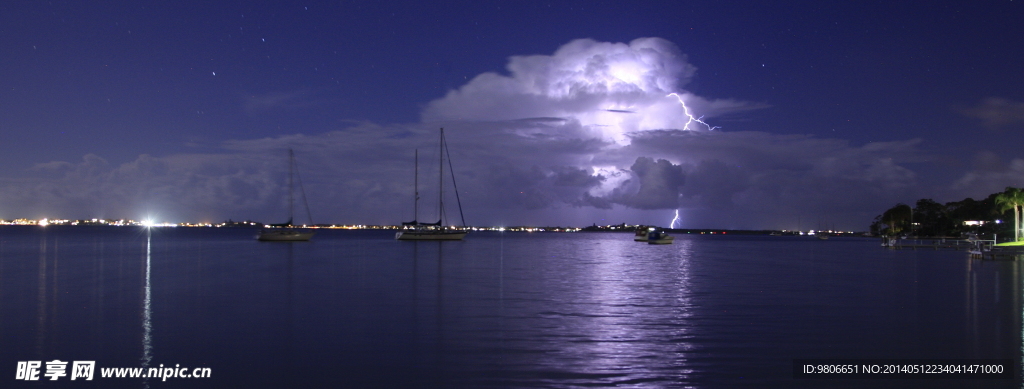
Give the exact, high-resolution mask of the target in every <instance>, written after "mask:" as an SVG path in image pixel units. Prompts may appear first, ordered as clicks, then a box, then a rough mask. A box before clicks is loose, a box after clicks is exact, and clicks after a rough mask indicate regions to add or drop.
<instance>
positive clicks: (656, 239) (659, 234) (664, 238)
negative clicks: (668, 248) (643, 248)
mask: <svg viewBox="0 0 1024 389" xmlns="http://www.w3.org/2000/svg"><path fill="white" fill-rule="evenodd" d="M674 239H675V237H673V236H671V235H669V234H667V233H665V231H662V230H654V231H650V232H648V233H647V244H672V240H674Z"/></svg>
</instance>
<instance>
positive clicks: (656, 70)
mask: <svg viewBox="0 0 1024 389" xmlns="http://www.w3.org/2000/svg"><path fill="white" fill-rule="evenodd" d="M507 68H508V72H509V74H508V75H507V76H505V75H499V74H495V73H484V74H481V75H479V76H477V77H476V78H474V79H473V80H472V81H470V82H469V83H468V84H466V85H465V86H463V87H462V88H460V89H458V90H453V91H451V92H449V93H448V95H447V96H445V97H444V98H443V99H440V100H437V101H434V102H431V103H430V104H429V105H428V106H427V107H426V109H425V110H424V112H423V119H424V120H425V121H427V122H432V121H502V120H521V119H526V118H540V117H544V118H562V119H565V120H569V121H573V122H577V123H579V124H580V125H581V126H582V128H583V129H584V130H585V132H586V133H587V134H589V136H591V137H594V138H598V139H601V140H603V141H607V142H611V143H614V144H617V145H619V146H624V145H628V144H629V143H630V134H633V133H637V132H642V131H649V130H663V129H690V130H695V129H699V128H700V129H704V130H709V129H712V128H713V127H712V126H710V125H707V124H706V123H704V122H703V121H701V119H699V117H698V116H699V115H698V116H695V115H694V114H693V113H691V112H690V111H689V110H688V108H687V105H686V100H689V99H699V98H697V97H696V96H694V95H692V94H689V93H685V92H684V91H682V90H680V89H679V88H680V87H681V86H683V85H685V84H686V83H687V82H689V80H690V78H691V77H693V75H694V72H696V68H695V67H694V66H693V65H690V64H689V63H687V62H686V56H685V55H683V54H681V53H680V52H679V49H678V48H677V47H676V46H675V45H674V44H672V43H671V42H668V41H666V40H664V39H660V38H641V39H637V40H634V41H632V42H630V43H629V44H625V43H607V42H596V41H593V40H590V39H580V40H575V41H572V42H569V43H568V44H566V45H565V46H562V47H561V48H559V49H558V50H557V51H556V52H555V53H554V54H553V55H550V56H549V55H533V56H514V57H511V58H510V59H509V64H508V67H507ZM666 96H668V97H666ZM672 97H675V98H674V99H673V98H672ZM708 105H712V104H708ZM713 105H714V106H716V107H717V112H705V113H702V114H703V115H713V114H721V113H724V112H729V111H735V110H742V109H750V108H757V107H758V106H757V105H753V104H749V103H741V102H735V101H722V102H716V104H713ZM694 123H701V124H704V126H703V128H701V126H696V125H693V124H694Z"/></svg>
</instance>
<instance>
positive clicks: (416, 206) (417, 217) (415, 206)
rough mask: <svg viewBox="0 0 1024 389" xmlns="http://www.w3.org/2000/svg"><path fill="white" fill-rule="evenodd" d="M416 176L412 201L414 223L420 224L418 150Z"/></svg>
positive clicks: (417, 152)
mask: <svg viewBox="0 0 1024 389" xmlns="http://www.w3.org/2000/svg"><path fill="white" fill-rule="evenodd" d="M414 158H415V160H416V162H415V166H416V169H415V173H414V174H415V175H416V177H415V178H413V180H412V182H413V184H412V187H413V200H412V220H413V223H415V224H419V222H418V221H417V220H420V149H416V154H415V157H414Z"/></svg>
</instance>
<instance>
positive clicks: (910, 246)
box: [883, 239, 1024, 261]
mask: <svg viewBox="0 0 1024 389" xmlns="http://www.w3.org/2000/svg"><path fill="white" fill-rule="evenodd" d="M985 242H986V243H987V244H982V245H980V246H981V247H982V249H981V250H978V249H977V247H979V245H978V244H977V242H972V241H968V240H963V239H896V240H894V241H891V244H888V245H887V246H886V247H887V248H888V249H890V250H957V251H960V250H963V251H968V252H970V253H971V257H972V258H978V259H992V260H1010V261H1013V260H1017V259H1018V258H1021V259H1024V247H1000V246H995V245H994V242H992V241H985ZM988 242H992V243H988ZM883 244H884V243H883ZM972 249H973V250H972Z"/></svg>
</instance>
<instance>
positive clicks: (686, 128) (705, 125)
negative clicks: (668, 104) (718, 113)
mask: <svg viewBox="0 0 1024 389" xmlns="http://www.w3.org/2000/svg"><path fill="white" fill-rule="evenodd" d="M672 96H674V97H675V98H676V100H679V105H682V106H683V113H685V114H686V117H687V118H688V119H689V120H687V121H686V125H685V126H683V129H684V130H687V131H690V124H691V123H693V122H697V123H700V124H703V125H704V127H707V128H708V131H714V130H715V129H716V128H721V127H718V126H713V127H712V126H711V125H710V124H707V123H704V121H703V120H701V119H703V118H704V117H703V116H701V117H699V118H698V117H693V115H691V114H690V108H688V107H687V106H686V103H685V102H683V97H682V96H679V94H676V93H669V94H668V96H665V97H672Z"/></svg>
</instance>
